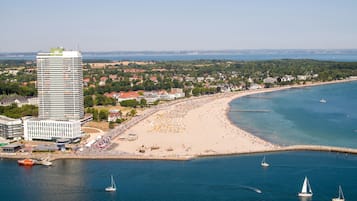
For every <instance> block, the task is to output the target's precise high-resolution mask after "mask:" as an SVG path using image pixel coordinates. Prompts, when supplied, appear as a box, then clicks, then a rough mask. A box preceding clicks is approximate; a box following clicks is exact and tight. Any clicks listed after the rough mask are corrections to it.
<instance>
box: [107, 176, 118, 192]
mask: <svg viewBox="0 0 357 201" xmlns="http://www.w3.org/2000/svg"><path fill="white" fill-rule="evenodd" d="M116 190H117V186H116V185H115V182H114V178H113V175H111V179H110V186H108V187H106V188H105V191H107V192H114V191H116Z"/></svg>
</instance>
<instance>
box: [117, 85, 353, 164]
mask: <svg viewBox="0 0 357 201" xmlns="http://www.w3.org/2000/svg"><path fill="white" fill-rule="evenodd" d="M345 81H348V80H343V81H333V82H323V83H309V84H306V85H296V86H286V87H276V88H269V89H259V90H250V91H241V92H234V93H225V94H216V95H212V96H204V97H200V98H191V99H187V100H186V101H181V102H179V103H177V104H173V105H171V106H170V107H168V108H165V109H163V110H160V111H158V112H156V113H154V114H153V115H151V116H149V117H148V118H146V119H144V120H142V121H140V122H139V123H137V124H136V125H134V126H133V127H131V128H129V129H128V130H127V131H125V132H124V133H123V134H122V135H120V137H119V138H116V139H115V140H114V142H115V143H117V144H118V145H119V146H116V148H115V150H114V151H119V152H126V153H128V154H132V155H137V156H143V158H145V157H170V158H175V157H177V158H190V157H199V156H207V155H210V156H211V155H225V154H241V153H255V152H267V151H277V150H282V147H281V146H279V145H276V144H272V143H270V142H268V141H265V140H263V139H261V138H259V137H257V136H255V135H253V134H251V133H248V132H246V131H244V130H243V129H241V128H239V127H237V126H236V125H234V124H232V123H231V121H230V120H229V119H228V116H227V111H228V110H229V103H230V102H231V101H232V100H234V99H236V98H239V97H242V96H247V95H251V94H257V93H265V92H272V91H278V90H285V89H290V88H297V87H309V86H316V85H321V84H332V83H337V82H345ZM129 134H135V135H136V136H137V139H136V140H134V141H129V140H127V138H128V136H129Z"/></svg>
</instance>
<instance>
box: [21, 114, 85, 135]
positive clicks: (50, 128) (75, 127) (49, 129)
mask: <svg viewBox="0 0 357 201" xmlns="http://www.w3.org/2000/svg"><path fill="white" fill-rule="evenodd" d="M24 131H25V132H24V138H25V140H34V139H37V140H55V139H60V138H61V139H62V138H67V139H75V138H80V137H82V135H83V134H82V132H81V123H80V121H79V120H69V121H55V120H40V119H29V120H25V121H24Z"/></svg>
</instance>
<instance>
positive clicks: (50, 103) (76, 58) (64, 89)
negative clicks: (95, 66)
mask: <svg viewBox="0 0 357 201" xmlns="http://www.w3.org/2000/svg"><path fill="white" fill-rule="evenodd" d="M82 84H83V73H82V55H81V53H80V52H78V51H64V50H63V49H62V48H53V49H51V51H50V53H38V55H37V88H38V100H39V103H38V106H39V118H41V119H52V120H79V119H81V118H83V116H84V111H83V110H84V109H83V85H82Z"/></svg>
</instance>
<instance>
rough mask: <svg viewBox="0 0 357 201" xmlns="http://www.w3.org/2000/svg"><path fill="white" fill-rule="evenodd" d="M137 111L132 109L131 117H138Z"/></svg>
mask: <svg viewBox="0 0 357 201" xmlns="http://www.w3.org/2000/svg"><path fill="white" fill-rule="evenodd" d="M136 113H137V112H136V110H135V109H132V110H130V116H132V117H133V116H135V115H136Z"/></svg>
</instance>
